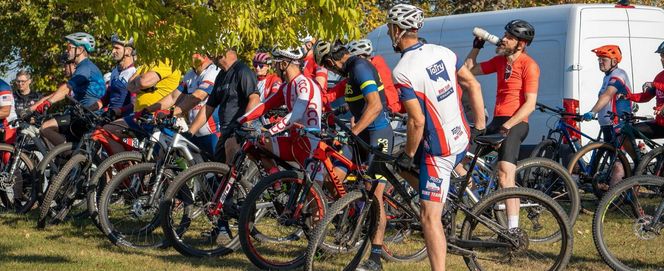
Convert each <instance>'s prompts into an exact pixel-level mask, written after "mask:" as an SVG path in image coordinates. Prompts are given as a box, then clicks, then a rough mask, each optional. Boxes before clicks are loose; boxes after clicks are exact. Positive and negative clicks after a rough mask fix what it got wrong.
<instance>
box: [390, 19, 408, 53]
mask: <svg viewBox="0 0 664 271" xmlns="http://www.w3.org/2000/svg"><path fill="white" fill-rule="evenodd" d="M393 27H395V28H396V29H399V30H401V32H400V33H399V34H398V35H397V37H396V38H392V48H393V49H394V51H395V52H397V53H400V52H401V51H402V50H403V48H399V43H400V42H401V39H402V38H403V35H405V34H406V30H403V29H401V28H400V27H398V26H396V25H393ZM393 33H394V32H393Z"/></svg>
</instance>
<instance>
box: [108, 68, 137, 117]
mask: <svg viewBox="0 0 664 271" xmlns="http://www.w3.org/2000/svg"><path fill="white" fill-rule="evenodd" d="M134 73H136V68H135V67H134V65H131V66H129V67H127V68H126V69H124V70H120V66H119V65H118V66H116V67H115V68H114V69H113V70H112V71H111V80H110V82H109V85H108V90H107V93H106V98H107V99H108V101H107V102H108V108H111V109H119V108H122V107H124V106H126V105H129V104H131V103H132V100H131V95H130V94H129V91H128V90H127V83H128V82H129V79H130V78H131V77H132V76H133V75H134Z"/></svg>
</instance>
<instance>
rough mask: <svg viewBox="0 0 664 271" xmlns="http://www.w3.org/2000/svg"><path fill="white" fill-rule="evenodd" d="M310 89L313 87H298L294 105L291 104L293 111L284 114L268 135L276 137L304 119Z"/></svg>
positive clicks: (307, 85) (306, 85)
mask: <svg viewBox="0 0 664 271" xmlns="http://www.w3.org/2000/svg"><path fill="white" fill-rule="evenodd" d="M312 89H313V86H311V85H309V84H305V85H298V89H297V98H296V99H295V103H293V110H292V111H291V112H289V113H288V114H286V116H284V117H283V118H282V119H281V120H279V121H278V122H277V123H275V124H274V126H272V127H271V128H270V130H269V131H270V134H272V135H276V134H278V133H281V132H283V131H285V130H286V129H288V128H289V127H290V126H291V125H293V123H295V122H299V121H302V120H303V119H304V113H305V112H306V111H307V107H308V106H309V96H310V93H311V90H312ZM275 96H280V97H283V95H280V94H277V95H272V97H275ZM272 97H270V98H272Z"/></svg>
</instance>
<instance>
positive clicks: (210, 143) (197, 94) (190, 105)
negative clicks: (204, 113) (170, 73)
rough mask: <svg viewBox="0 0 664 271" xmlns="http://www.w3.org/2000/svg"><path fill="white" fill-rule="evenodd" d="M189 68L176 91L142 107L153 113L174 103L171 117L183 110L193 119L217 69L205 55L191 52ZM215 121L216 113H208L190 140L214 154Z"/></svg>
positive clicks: (203, 101)
mask: <svg viewBox="0 0 664 271" xmlns="http://www.w3.org/2000/svg"><path fill="white" fill-rule="evenodd" d="M192 67H193V68H192V69H191V70H189V71H188V72H187V73H186V74H185V75H184V77H183V78H182V82H180V85H179V86H178V87H177V91H173V92H171V94H169V95H167V96H165V97H164V98H162V99H161V100H159V101H158V102H156V103H154V104H152V105H151V106H148V107H146V109H145V110H146V111H148V112H157V111H159V110H166V109H169V108H171V106H175V108H174V112H173V114H174V116H176V117H179V116H181V115H182V114H185V113H187V116H188V119H189V120H193V119H194V118H196V115H197V114H198V112H199V111H200V110H201V108H203V106H205V103H206V102H207V99H208V96H209V95H210V93H211V92H212V89H213V88H214V79H215V78H217V74H219V68H217V66H215V65H214V64H213V63H212V60H210V58H209V57H208V56H207V55H205V54H200V53H196V54H193V55H192ZM218 123H219V119H218V115H217V114H213V115H212V116H210V118H209V119H208V121H207V122H206V124H205V125H204V126H203V127H201V129H198V132H196V134H193V137H191V140H192V142H193V143H194V144H196V145H197V146H199V147H201V148H202V149H204V150H206V151H209V150H212V151H211V152H210V153H212V154H214V150H215V148H216V147H217V141H218V140H219V135H218V134H219V126H218Z"/></svg>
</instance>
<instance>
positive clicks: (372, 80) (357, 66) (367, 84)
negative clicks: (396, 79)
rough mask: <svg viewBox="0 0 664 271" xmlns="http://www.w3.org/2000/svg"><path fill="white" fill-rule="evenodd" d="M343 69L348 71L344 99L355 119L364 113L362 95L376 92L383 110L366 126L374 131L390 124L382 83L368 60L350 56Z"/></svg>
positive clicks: (364, 104)
mask: <svg viewBox="0 0 664 271" xmlns="http://www.w3.org/2000/svg"><path fill="white" fill-rule="evenodd" d="M344 70H345V71H346V72H347V73H348V85H347V86H346V93H345V95H344V99H345V100H346V103H347V104H348V107H349V109H350V112H351V114H352V115H353V117H355V121H357V120H359V119H360V117H362V114H363V113H364V108H365V106H366V103H367V102H366V99H365V98H364V97H365V96H366V95H368V94H369V93H372V92H378V94H379V96H380V101H381V103H382V104H383V111H382V112H381V113H380V115H378V116H377V117H376V119H375V120H374V121H373V122H372V123H371V124H369V126H367V130H369V131H375V130H380V129H383V128H385V127H387V126H388V125H389V124H390V121H389V118H388V115H387V102H386V101H387V100H386V99H385V94H384V93H383V83H382V81H381V80H380V75H379V74H378V71H376V68H375V67H374V66H373V65H371V62H369V61H368V60H366V59H364V58H361V57H358V56H352V57H350V58H349V59H348V61H346V63H345V64H344Z"/></svg>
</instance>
